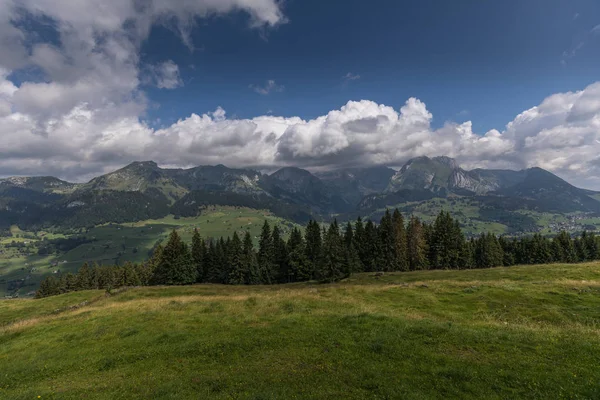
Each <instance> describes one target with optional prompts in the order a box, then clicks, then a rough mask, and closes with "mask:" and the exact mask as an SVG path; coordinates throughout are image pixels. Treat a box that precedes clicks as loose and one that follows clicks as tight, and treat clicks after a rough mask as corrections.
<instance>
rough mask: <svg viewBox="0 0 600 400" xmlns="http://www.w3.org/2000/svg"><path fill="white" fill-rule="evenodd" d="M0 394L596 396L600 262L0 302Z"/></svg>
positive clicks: (69, 396)
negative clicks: (333, 281) (313, 282)
mask: <svg viewBox="0 0 600 400" xmlns="http://www.w3.org/2000/svg"><path fill="white" fill-rule="evenodd" d="M0 365H1V366H2V367H1V368H0V399H37V398H41V399H81V398H86V399H213V398H214V399H294V398H307V399H338V398H345V399H370V398H373V399H452V398H455V399H483V398H485V399H517V398H527V399H550V398H552V399H560V398H564V399H598V398H600V368H599V366H600V263H593V264H579V265H542V266H524V267H512V268H496V269H489V270H472V271H423V272H411V273H395V274H385V275H383V276H376V275H375V274H359V275H354V276H352V277H351V278H349V279H347V280H345V281H343V282H340V283H337V284H332V285H319V284H316V283H315V284H293V285H284V286H271V287H264V286H262V287H236V286H231V287H226V286H218V285H198V286H185V287H150V288H132V289H128V290H125V291H123V292H120V293H113V294H112V295H107V294H106V293H104V292H102V291H89V292H76V293H70V294H66V295H61V296H56V297H50V298H46V299H41V300H30V299H29V300H26V299H22V300H19V299H16V300H6V301H2V302H0Z"/></svg>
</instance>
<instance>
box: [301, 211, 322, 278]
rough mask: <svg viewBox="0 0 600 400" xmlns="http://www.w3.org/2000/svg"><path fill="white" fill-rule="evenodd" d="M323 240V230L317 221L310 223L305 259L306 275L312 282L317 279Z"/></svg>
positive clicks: (307, 229)
mask: <svg viewBox="0 0 600 400" xmlns="http://www.w3.org/2000/svg"><path fill="white" fill-rule="evenodd" d="M321 247H322V239H321V228H319V224H318V223H317V221H313V220H311V221H309V222H308V225H307V226H306V247H305V257H306V262H307V268H306V275H308V279H309V280H312V279H315V277H316V271H317V266H318V263H319V257H320V254H321Z"/></svg>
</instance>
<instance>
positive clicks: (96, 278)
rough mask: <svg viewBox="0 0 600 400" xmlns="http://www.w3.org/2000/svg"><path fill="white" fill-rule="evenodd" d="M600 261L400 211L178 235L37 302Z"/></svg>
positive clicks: (561, 241) (65, 281)
mask: <svg viewBox="0 0 600 400" xmlns="http://www.w3.org/2000/svg"><path fill="white" fill-rule="evenodd" d="M598 259H600V237H596V236H595V235H594V234H592V233H587V232H583V234H582V235H581V236H579V237H578V238H575V239H573V238H572V237H571V236H570V235H569V234H568V233H566V232H564V231H563V232H560V234H559V235H558V236H557V237H555V238H553V239H549V238H546V237H544V236H542V235H540V234H536V235H534V236H532V237H526V238H521V239H508V238H505V237H503V236H500V237H498V236H496V235H494V234H491V233H486V234H483V235H481V236H480V237H478V238H472V239H466V238H465V236H464V235H463V233H462V231H461V228H460V225H459V223H458V221H457V220H455V219H453V218H452V217H451V216H450V214H449V213H447V212H444V211H442V212H441V213H440V214H439V215H438V216H437V218H436V220H435V221H434V222H433V223H432V224H427V223H424V222H422V221H421V220H420V219H419V218H417V217H414V216H413V217H411V218H410V219H409V221H408V223H405V221H404V217H403V216H402V214H401V213H400V212H399V211H398V210H397V209H396V210H394V212H393V213H392V212H390V211H389V210H388V211H386V212H385V214H384V215H383V217H382V218H381V221H380V223H379V225H376V224H374V223H373V222H372V221H371V220H367V221H366V222H363V220H362V219H361V218H358V219H357V220H356V222H355V223H354V224H352V223H348V224H346V225H345V226H344V227H343V228H340V226H339V225H338V223H337V221H334V222H333V223H332V224H330V225H329V226H328V227H326V228H325V227H321V226H320V225H319V224H318V223H317V222H316V221H312V220H311V221H309V222H308V225H307V226H306V229H305V232H304V234H302V232H301V231H300V230H299V229H298V228H294V229H293V230H292V232H291V234H290V236H289V238H288V239H287V240H285V239H284V237H283V235H282V233H281V231H280V230H279V227H277V226H275V227H274V228H272V229H271V226H270V225H269V223H268V222H267V221H265V223H264V225H263V227H262V231H261V234H260V238H259V243H258V249H255V247H254V244H253V241H252V237H251V235H250V233H249V232H246V233H245V235H244V236H243V238H240V236H239V235H238V234H237V232H235V233H234V234H233V236H232V237H228V238H227V239H224V238H220V239H218V240H214V239H210V238H206V239H204V238H202V237H201V235H200V233H199V231H198V230H197V229H196V230H195V231H194V235H193V237H192V241H191V244H187V243H185V242H184V241H183V240H182V239H181V237H180V236H179V234H178V233H177V232H176V231H173V232H172V233H171V234H170V236H169V239H168V241H167V243H166V244H165V245H164V246H162V245H158V246H157V247H156V248H155V250H154V252H153V255H152V257H151V258H150V259H149V260H148V261H146V262H145V263H142V264H132V263H126V264H125V265H123V266H97V265H94V266H92V267H90V266H89V265H88V264H84V265H83V266H82V267H81V269H80V270H79V272H78V273H77V274H71V273H68V274H65V275H62V276H60V277H55V276H50V277H48V278H46V279H45V280H44V281H43V282H42V284H41V285H40V289H39V290H38V293H37V296H38V297H45V296H51V295H55V294H60V293H65V292H69V291H74V290H86V289H111V288H117V287H122V286H145V285H188V284H193V283H220V284H231V285H259V284H276V283H290V282H301V281H310V280H317V281H320V282H335V281H339V280H341V279H344V278H346V277H348V276H349V275H350V274H351V273H353V272H375V271H386V272H387V271H415V270H425V269H471V268H492V267H498V266H512V265H516V264H547V263H553V262H563V263H575V262H583V261H591V260H598Z"/></svg>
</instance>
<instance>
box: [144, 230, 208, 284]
mask: <svg viewBox="0 0 600 400" xmlns="http://www.w3.org/2000/svg"><path fill="white" fill-rule="evenodd" d="M196 274H197V271H196V268H195V266H194V264H193V262H192V258H191V255H190V252H189V250H188V247H187V245H186V244H185V243H184V242H183V241H182V240H181V237H180V236H179V234H178V233H177V231H176V230H173V232H171V235H170V236H169V240H168V242H167V244H166V245H165V247H164V249H163V251H162V256H161V259H160V262H159V264H158V266H157V267H156V270H155V271H154V278H153V281H154V282H155V283H156V284H159V285H189V284H191V283H194V282H196Z"/></svg>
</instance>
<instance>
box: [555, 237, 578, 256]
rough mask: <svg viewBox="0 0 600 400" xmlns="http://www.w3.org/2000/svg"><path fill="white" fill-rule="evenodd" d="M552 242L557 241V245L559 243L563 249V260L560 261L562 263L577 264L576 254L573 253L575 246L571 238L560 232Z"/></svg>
mask: <svg viewBox="0 0 600 400" xmlns="http://www.w3.org/2000/svg"><path fill="white" fill-rule="evenodd" d="M554 240H556V241H558V243H560V245H561V247H562V249H563V254H564V259H563V260H561V261H562V262H566V263H574V262H577V252H576V251H575V245H574V243H573V239H571V236H570V235H569V234H568V233H567V232H565V231H561V232H560V233H559V234H558V236H557V237H556V238H555V239H554Z"/></svg>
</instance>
